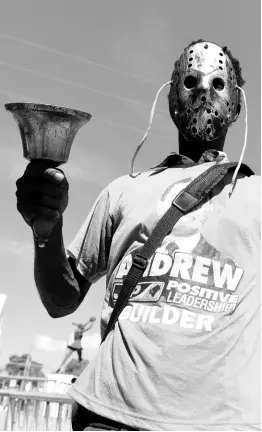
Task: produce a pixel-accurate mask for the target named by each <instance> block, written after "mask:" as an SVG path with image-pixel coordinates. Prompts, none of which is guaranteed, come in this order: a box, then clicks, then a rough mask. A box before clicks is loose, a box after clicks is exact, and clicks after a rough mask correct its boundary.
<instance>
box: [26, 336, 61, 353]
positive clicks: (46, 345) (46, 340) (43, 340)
mask: <svg viewBox="0 0 262 432" xmlns="http://www.w3.org/2000/svg"><path fill="white" fill-rule="evenodd" d="M34 347H35V348H36V349H39V350H42V351H48V352H57V351H64V350H65V348H66V341H65V340H55V339H52V338H51V337H50V336H45V335H38V336H36V337H35V341H34Z"/></svg>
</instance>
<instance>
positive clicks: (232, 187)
mask: <svg viewBox="0 0 262 432" xmlns="http://www.w3.org/2000/svg"><path fill="white" fill-rule="evenodd" d="M236 87H237V88H238V89H239V90H241V92H242V94H243V98H244V103H245V111H246V114H245V139H244V145H243V148H242V152H241V155H240V159H239V162H238V164H237V167H236V169H235V171H234V175H233V177H232V182H231V189H230V192H229V198H230V197H231V195H232V193H233V190H234V187H235V182H236V178H237V174H238V171H239V168H240V165H241V164H242V161H243V157H244V153H245V150H246V146H247V131H248V121H247V99H246V95H245V92H244V90H243V89H242V88H241V87H238V86H236Z"/></svg>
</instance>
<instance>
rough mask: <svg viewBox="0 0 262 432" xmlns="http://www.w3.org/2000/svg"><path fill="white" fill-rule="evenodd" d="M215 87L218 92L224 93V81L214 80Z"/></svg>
mask: <svg viewBox="0 0 262 432" xmlns="http://www.w3.org/2000/svg"><path fill="white" fill-rule="evenodd" d="M213 87H214V89H215V90H217V91H222V90H224V88H225V84H224V81H223V80H222V79H221V78H214V79H213Z"/></svg>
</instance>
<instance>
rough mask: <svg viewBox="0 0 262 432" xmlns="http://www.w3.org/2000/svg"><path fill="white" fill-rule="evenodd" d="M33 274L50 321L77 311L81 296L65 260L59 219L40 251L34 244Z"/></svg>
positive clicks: (72, 273)
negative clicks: (51, 318)
mask: <svg viewBox="0 0 262 432" xmlns="http://www.w3.org/2000/svg"><path fill="white" fill-rule="evenodd" d="M34 275H35V282H36V286H37V289H38V292H39V295H40V297H41V300H42V303H43V305H44V306H45V308H46V309H47V311H48V313H49V314H50V315H51V316H52V317H53V318H58V317H61V316H65V315H69V314H70V313H72V312H74V311H75V310H76V309H77V307H78V306H79V304H80V298H81V293H80V287H79V284H78V282H77V280H76V278H75V275H74V272H73V270H72V268H71V266H70V264H69V261H68V259H67V257H66V253H65V248H64V243H63V235H62V219H61V220H60V221H58V222H57V224H56V226H55V227H54V229H53V231H52V233H51V235H50V238H49V240H48V243H47V245H46V246H45V247H44V248H39V246H38V245H37V244H36V242H35V266H34Z"/></svg>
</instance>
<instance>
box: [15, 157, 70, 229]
mask: <svg viewBox="0 0 262 432" xmlns="http://www.w3.org/2000/svg"><path fill="white" fill-rule="evenodd" d="M50 165H52V163H51V162H47V161H44V160H33V161H31V162H30V163H29V164H28V165H27V168H26V170H25V172H24V175H23V176H22V177H21V178H20V179H18V180H17V182H16V186H17V191H16V196H17V210H18V211H19V213H21V215H22V216H23V218H24V220H25V221H26V223H27V224H28V225H29V226H30V227H31V228H33V223H34V220H35V219H37V218H41V220H42V221H43V222H45V221H53V222H54V225H55V223H56V222H57V220H58V219H59V218H60V216H61V215H62V214H63V213H64V211H65V209H66V207H67V205H68V189H69V186H68V181H67V179H66V177H65V175H64V173H63V171H61V170H60V169H58V168H53V167H51V168H50ZM39 220H40V219H39Z"/></svg>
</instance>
